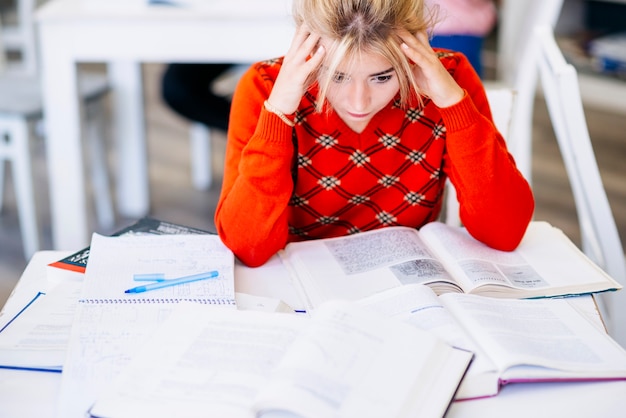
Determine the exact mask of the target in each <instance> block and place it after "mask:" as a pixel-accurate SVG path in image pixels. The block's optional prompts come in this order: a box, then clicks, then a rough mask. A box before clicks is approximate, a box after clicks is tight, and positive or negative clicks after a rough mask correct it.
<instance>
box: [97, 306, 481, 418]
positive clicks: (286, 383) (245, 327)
mask: <svg viewBox="0 0 626 418" xmlns="http://www.w3.org/2000/svg"><path fill="white" fill-rule="evenodd" d="M471 358H472V354H471V353H469V352H467V351H464V350H458V349H454V348H452V347H451V346H449V345H448V344H446V343H444V342H443V341H442V340H441V339H439V338H438V337H435V336H434V335H433V334H431V333H428V332H426V331H422V330H419V329H417V328H415V327H412V326H410V325H408V324H404V323H402V322H401V321H397V320H395V319H390V318H385V317H384V316H383V315H379V314H375V313H374V312H371V311H369V310H367V309H364V308H363V307H359V306H357V305H356V304H354V303H350V302H329V303H327V304H325V305H324V306H322V307H320V309H318V310H317V311H316V313H315V315H313V316H312V317H305V316H299V315H295V314H282V313H267V312H250V311H226V310H221V311H216V310H214V309H211V307H207V306H202V305H197V304H186V303H185V304H180V305H179V306H177V307H176V309H175V310H174V311H173V312H172V314H171V315H170V317H169V318H168V320H167V321H166V322H165V323H163V325H162V326H161V327H159V328H158V329H157V331H156V332H155V333H153V334H152V336H151V337H150V338H149V339H148V340H147V341H146V342H145V343H144V344H143V345H142V348H141V349H140V350H139V351H138V352H137V353H136V355H135V356H134V357H133V359H132V360H131V362H130V363H129V365H128V366H127V367H126V368H125V369H124V370H123V371H122V372H121V374H120V375H119V377H118V379H116V380H115V381H114V382H113V383H112V384H111V385H109V387H108V390H106V391H105V392H104V393H103V394H102V396H100V397H99V398H98V400H97V401H96V402H95V404H94V405H93V407H92V408H90V411H89V412H90V414H92V416H97V417H136V416H150V417H168V418H169V417H173V416H185V417H208V416H215V417H222V416H228V417H253V416H264V415H265V414H267V415H271V414H272V413H276V412H279V413H282V414H283V415H281V416H285V412H287V413H289V414H291V415H289V416H302V417H305V416H306V417H414V416H420V417H424V418H428V417H441V416H443V415H444V414H445V412H446V410H447V408H448V406H449V404H450V402H451V401H452V399H453V396H454V393H455V392H456V390H457V388H458V385H459V382H460V381H461V379H462V377H463V375H464V373H465V372H466V370H467V367H468V365H469V363H470V361H471Z"/></svg>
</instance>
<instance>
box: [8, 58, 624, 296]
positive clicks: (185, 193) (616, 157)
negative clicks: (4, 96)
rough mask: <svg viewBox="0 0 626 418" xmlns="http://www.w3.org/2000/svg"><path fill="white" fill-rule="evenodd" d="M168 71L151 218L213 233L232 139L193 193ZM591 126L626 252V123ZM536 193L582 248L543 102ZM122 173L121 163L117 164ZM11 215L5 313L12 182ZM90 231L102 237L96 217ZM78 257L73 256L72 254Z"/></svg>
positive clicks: (619, 117) (38, 150)
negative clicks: (209, 183)
mask: <svg viewBox="0 0 626 418" xmlns="http://www.w3.org/2000/svg"><path fill="white" fill-rule="evenodd" d="M162 68H163V67H162V66H161V65H158V64H150V65H145V66H144V72H145V85H146V92H145V94H146V118H147V136H148V151H149V170H150V187H151V206H152V210H151V213H150V215H151V216H154V217H157V218H160V219H164V220H169V221H172V222H177V223H181V224H187V225H190V226H194V227H198V228H203V229H209V230H213V229H214V227H213V212H214V210H215V205H216V201H217V196H218V193H219V184H220V180H221V179H220V177H219V176H220V173H221V168H222V158H223V150H224V143H225V139H224V137H223V136H222V135H215V138H214V139H215V140H214V141H213V153H214V154H213V162H214V172H215V176H216V177H215V183H214V186H213V187H212V188H211V190H209V191H198V190H194V189H193V187H192V184H191V178H190V168H189V140H188V132H187V127H188V125H187V123H186V122H185V121H183V120H182V119H180V118H179V117H177V116H175V115H174V114H173V113H172V112H170V111H169V110H168V109H167V108H166V107H165V106H164V105H163V103H162V102H161V100H160V98H159V96H158V82H159V79H160V74H161V71H162ZM585 111H586V116H587V123H588V125H589V130H590V134H591V137H592V141H593V145H594V148H595V152H596V157H597V160H598V164H599V166H600V170H601V173H602V178H603V181H604V184H605V188H606V190H607V194H608V197H609V201H610V204H611V207H612V209H613V214H614V216H615V217H616V221H617V223H618V227H619V231H620V235H621V237H622V242H623V243H624V244H626V241H625V240H626V163H625V161H626V115H624V114H617V113H610V112H606V111H599V110H597V109H591V108H586V109H585ZM533 137H534V144H533V145H534V151H533V152H534V157H533V160H534V166H533V179H534V180H533V183H534V184H533V188H534V191H535V195H536V201H537V210H536V214H535V218H536V219H538V220H547V221H549V222H551V223H552V224H553V225H555V226H558V227H560V228H562V229H563V230H564V231H565V233H566V234H567V235H568V236H570V237H571V238H572V239H573V240H574V242H576V243H578V240H579V234H578V231H577V227H576V225H577V222H576V213H575V210H574V204H573V199H572V195H571V191H570V188H569V185H568V183H567V179H566V176H565V171H564V168H563V165H562V162H561V158H560V154H559V151H558V148H557V145H556V141H555V139H554V135H553V133H552V127H551V125H550V122H549V118H548V116H547V111H546V108H545V104H544V102H543V100H542V99H540V98H539V99H537V102H536V106H535V116H534V128H533ZM44 151H45V150H44V147H43V144H42V143H37V144H35V145H34V147H33V153H34V155H35V161H36V164H35V176H36V183H37V184H36V194H37V197H36V198H37V204H38V211H39V213H38V215H39V219H40V227H41V230H42V246H43V249H50V248H51V238H50V220H49V211H48V209H47V208H48V196H47V183H46V168H45V159H44ZM110 162H111V165H112V167H115V159H114V157H112V158H111V161H110ZM6 180H7V187H6V191H5V192H6V193H5V194H6V197H5V208H4V210H3V212H2V213H1V214H0V306H2V305H4V302H5V300H6V299H7V298H8V296H9V294H10V292H11V289H13V287H14V286H15V283H16V282H17V280H18V279H19V277H20V274H21V272H22V271H23V269H24V267H25V266H26V264H27V261H26V260H25V259H24V257H23V255H22V242H21V235H20V230H19V226H18V217H17V212H16V207H15V200H14V197H13V189H12V185H11V184H10V180H11V177H10V175H8V176H7V178H6ZM132 221H134V220H133V219H123V218H118V219H117V225H116V226H115V228H113V230H115V229H119V228H121V227H122V226H126V225H128V224H129V223H131V222H132ZM90 222H91V229H92V230H93V231H96V232H101V233H105V234H107V233H111V232H113V230H111V231H106V230H100V229H99V228H98V227H97V226H96V225H95V221H94V220H93V216H91V217H90ZM68 250H72V249H68Z"/></svg>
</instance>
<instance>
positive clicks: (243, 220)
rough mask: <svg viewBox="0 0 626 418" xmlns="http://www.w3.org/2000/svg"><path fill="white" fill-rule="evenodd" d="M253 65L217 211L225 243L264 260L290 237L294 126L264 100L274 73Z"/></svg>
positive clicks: (240, 96)
mask: <svg viewBox="0 0 626 418" xmlns="http://www.w3.org/2000/svg"><path fill="white" fill-rule="evenodd" d="M260 68H263V67H262V66H258V65H257V66H253V67H251V68H250V70H248V72H247V73H246V74H245V75H244V76H243V77H242V79H241V81H240V82H239V84H238V86H237V89H236V90H235V94H234V96H233V102H232V106H231V115H230V122H229V126H230V128H229V131H228V142H227V145H226V158H225V163H224V164H225V165H224V179H223V183H222V191H221V195H220V199H219V202H218V205H217V210H216V213H215V225H216V227H217V232H218V234H219V235H220V238H221V239H222V241H223V242H224V244H225V245H226V246H227V247H229V248H230V249H231V250H232V251H233V252H234V254H235V255H236V256H237V257H238V258H239V259H240V260H241V261H242V262H244V263H245V264H247V265H251V266H258V265H261V264H263V263H264V262H265V261H267V260H268V259H269V258H270V257H271V256H272V255H273V254H274V253H276V252H277V251H278V250H279V249H281V248H283V247H284V246H285V243H286V242H287V205H288V203H289V199H290V197H291V193H292V191H293V181H292V178H291V165H292V161H293V156H294V155H293V154H294V148H293V144H292V139H291V135H292V128H291V127H290V126H288V125H287V124H285V123H284V122H283V121H282V120H281V119H280V118H279V117H278V116H277V115H276V114H274V113H270V112H269V111H267V110H266V109H265V108H264V106H263V103H264V101H265V100H266V99H267V97H268V96H269V94H270V91H271V89H272V86H273V80H272V78H273V75H272V74H268V73H267V72H265V71H260V70H259V69H260Z"/></svg>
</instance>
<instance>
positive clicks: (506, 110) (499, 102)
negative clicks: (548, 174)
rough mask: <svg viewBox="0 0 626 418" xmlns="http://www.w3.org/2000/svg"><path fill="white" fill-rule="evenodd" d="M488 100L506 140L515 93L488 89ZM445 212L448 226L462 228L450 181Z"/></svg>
mask: <svg viewBox="0 0 626 418" xmlns="http://www.w3.org/2000/svg"><path fill="white" fill-rule="evenodd" d="M485 92H486V93H487V100H488V101H489V107H490V108H491V114H492V117H493V122H494V124H495V126H496V128H497V129H498V131H500V133H501V134H502V136H503V137H504V138H505V139H506V138H507V137H508V135H509V132H510V129H511V116H512V112H513V106H514V103H515V100H516V95H515V92H514V91H513V90H511V89H509V88H506V87H492V88H486V89H485ZM444 206H445V211H444V219H443V221H444V222H445V223H447V224H448V225H454V226H460V225H461V218H460V217H459V202H458V200H457V197H456V191H455V189H454V186H452V184H451V183H450V180H448V181H447V182H446V196H445V202H444Z"/></svg>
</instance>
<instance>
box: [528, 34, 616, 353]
mask: <svg viewBox="0 0 626 418" xmlns="http://www.w3.org/2000/svg"><path fill="white" fill-rule="evenodd" d="M535 39H536V41H537V46H538V47H539V50H538V52H539V54H538V61H539V71H540V78H541V86H542V88H543V93H544V97H545V100H546V103H547V106H548V112H549V114H550V120H551V122H552V126H553V128H554V132H555V134H556V139H557V142H558V145H559V149H560V151H561V156H562V158H563V161H564V164H565V169H566V171H567V176H568V179H569V182H570V186H571V188H572V193H573V196H574V202H575V205H576V212H577V215H578V222H579V228H580V234H581V241H582V250H583V252H584V253H585V254H587V256H588V257H589V258H591V259H592V260H593V261H594V262H595V263H596V264H598V265H599V266H600V267H602V268H603V269H604V270H605V271H606V272H607V273H608V274H609V275H611V276H612V277H613V278H614V279H616V280H617V281H619V282H620V283H621V284H622V285H625V286H626V263H625V259H624V250H623V248H622V244H621V241H620V237H619V234H618V230H617V226H616V225H615V219H614V218H613V214H612V212H611V208H610V206H609V201H608V199H607V196H606V192H605V190H604V186H603V184H602V179H601V177H600V173H599V171H598V165H597V163H596V159H595V154H594V152H593V147H592V144H591V139H590V138H589V130H588V128H587V122H586V120H585V113H584V110H583V105H582V100H581V97H580V88H579V84H578V76H577V73H576V70H575V69H574V67H573V66H572V65H571V64H568V63H567V62H566V61H565V58H564V57H563V54H562V52H561V50H560V49H559V47H558V45H557V44H556V41H555V40H554V34H553V30H552V28H550V27H549V26H545V25H544V26H540V27H538V28H537V29H536V30H535ZM600 301H601V302H602V303H601V305H602V306H601V307H602V309H603V315H604V319H605V321H606V323H607V326H608V330H609V332H610V333H611V334H612V336H613V338H615V339H616V340H617V341H618V342H620V343H621V344H622V345H623V346H624V347H626V290H622V291H620V292H617V293H614V294H606V295H601V298H600Z"/></svg>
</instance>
